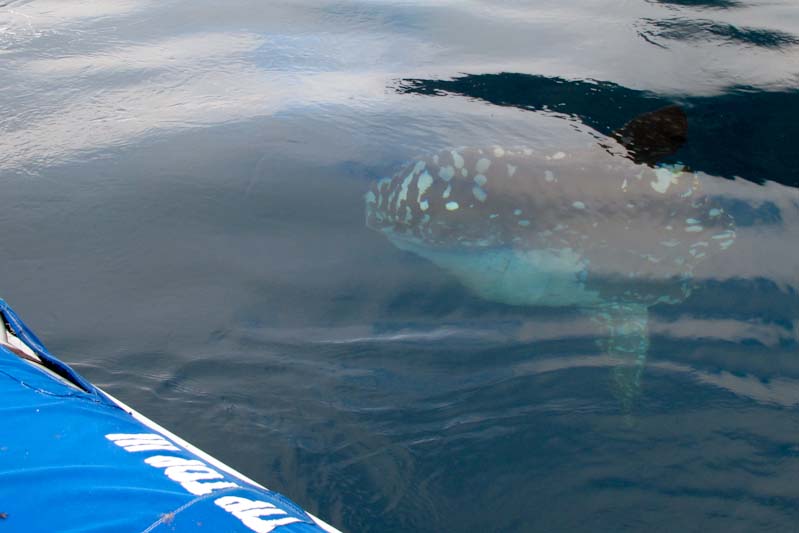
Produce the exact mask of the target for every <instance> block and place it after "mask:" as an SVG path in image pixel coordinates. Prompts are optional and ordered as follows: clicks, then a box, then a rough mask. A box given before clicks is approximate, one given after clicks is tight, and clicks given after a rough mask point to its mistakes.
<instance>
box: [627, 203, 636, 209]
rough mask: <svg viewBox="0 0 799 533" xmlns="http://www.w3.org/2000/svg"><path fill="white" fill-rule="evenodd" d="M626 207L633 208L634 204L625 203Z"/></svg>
mask: <svg viewBox="0 0 799 533" xmlns="http://www.w3.org/2000/svg"><path fill="white" fill-rule="evenodd" d="M627 209H635V204H627Z"/></svg>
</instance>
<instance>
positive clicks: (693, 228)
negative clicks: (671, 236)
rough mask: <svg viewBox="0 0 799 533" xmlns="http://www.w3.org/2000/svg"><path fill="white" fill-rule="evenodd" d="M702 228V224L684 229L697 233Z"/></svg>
mask: <svg viewBox="0 0 799 533" xmlns="http://www.w3.org/2000/svg"><path fill="white" fill-rule="evenodd" d="M703 229H704V228H703V227H702V226H688V227H687V228H685V231H687V232H689V233H697V232H699V231H702V230H703Z"/></svg>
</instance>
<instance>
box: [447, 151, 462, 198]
mask: <svg viewBox="0 0 799 533" xmlns="http://www.w3.org/2000/svg"><path fill="white" fill-rule="evenodd" d="M450 154H452V162H453V163H455V168H461V167H463V157H462V156H461V154H459V153H458V152H456V151H455V150H451V151H450ZM456 209H457V208H456Z"/></svg>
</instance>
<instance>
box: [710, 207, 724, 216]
mask: <svg viewBox="0 0 799 533" xmlns="http://www.w3.org/2000/svg"><path fill="white" fill-rule="evenodd" d="M720 214H721V209H716V208H713V209H711V210H710V211H708V215H710V216H711V217H713V218H715V217H717V216H719V215H720Z"/></svg>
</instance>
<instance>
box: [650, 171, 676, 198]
mask: <svg viewBox="0 0 799 533" xmlns="http://www.w3.org/2000/svg"><path fill="white" fill-rule="evenodd" d="M655 177H656V178H657V181H653V182H651V183H650V185H652V188H653V189H655V191H657V192H659V193H660V194H665V193H666V191H668V190H669V186H670V185H671V184H672V183H675V182H674V175H673V174H672V173H671V170H669V169H667V168H662V167H661V168H656V169H655Z"/></svg>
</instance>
